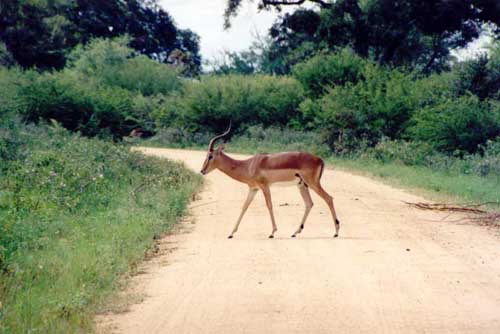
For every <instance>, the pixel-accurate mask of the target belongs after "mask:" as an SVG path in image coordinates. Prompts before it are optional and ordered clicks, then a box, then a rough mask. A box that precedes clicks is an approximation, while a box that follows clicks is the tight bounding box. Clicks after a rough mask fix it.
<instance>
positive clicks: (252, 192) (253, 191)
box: [228, 188, 259, 239]
mask: <svg viewBox="0 0 500 334" xmlns="http://www.w3.org/2000/svg"><path fill="white" fill-rule="evenodd" d="M258 190H259V189H257V188H250V189H249V190H248V196H247V199H246V201H245V203H244V204H243V208H242V209H241V213H240V216H239V218H238V221H237V222H236V225H234V228H233V231H232V232H231V234H230V235H229V237H228V238H229V239H231V238H232V237H233V234H235V233H236V231H238V227H239V226H240V222H241V219H243V216H244V215H245V212H246V211H247V209H248V206H249V205H250V203H252V200H253V199H254V197H255V194H256V193H257V191H258Z"/></svg>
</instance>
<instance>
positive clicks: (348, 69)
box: [293, 49, 367, 98]
mask: <svg viewBox="0 0 500 334" xmlns="http://www.w3.org/2000/svg"><path fill="white" fill-rule="evenodd" d="M366 64H367V62H366V61H364V60H363V59H362V58H360V57H358V56H356V55H355V54H353V52H352V51H350V50H348V49H344V50H341V51H340V52H338V53H334V54H320V55H317V56H315V57H313V58H311V59H309V60H308V61H306V62H304V63H300V64H297V65H296V66H295V67H294V68H293V75H294V77H295V78H296V79H297V80H299V81H300V83H301V84H302V85H303V86H304V88H305V90H306V92H307V95H308V96H310V97H313V98H317V97H320V96H322V95H324V94H325V93H326V92H327V90H328V88H329V87H331V86H338V85H340V86H343V85H345V84H347V83H351V84H355V83H357V82H358V81H359V80H361V79H363V70H364V67H365V66H366Z"/></svg>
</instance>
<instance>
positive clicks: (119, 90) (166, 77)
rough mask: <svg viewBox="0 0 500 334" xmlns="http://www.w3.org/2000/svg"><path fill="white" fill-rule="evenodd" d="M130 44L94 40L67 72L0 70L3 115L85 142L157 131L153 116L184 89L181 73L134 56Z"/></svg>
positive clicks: (75, 57)
mask: <svg viewBox="0 0 500 334" xmlns="http://www.w3.org/2000/svg"><path fill="white" fill-rule="evenodd" d="M126 43H127V39H125V38H120V39H114V40H101V39H96V40H93V41H92V42H91V43H89V44H88V45H87V46H85V47H78V48H77V49H76V50H75V51H74V52H73V53H72V54H71V65H70V67H69V68H68V69H66V70H64V71H60V72H54V73H48V72H46V73H41V74H40V73H38V72H35V71H27V72H20V71H18V70H16V69H10V70H8V69H6V68H3V67H0V84H2V86H3V88H4V89H3V90H2V91H1V92H0V102H1V104H0V115H2V114H4V113H6V112H7V111H9V113H11V114H20V115H21V116H22V117H23V118H24V119H25V120H27V121H29V122H38V121H39V120H46V121H49V120H51V119H54V120H56V121H58V122H60V123H61V124H62V125H63V126H64V127H66V128H67V129H70V130H72V131H80V132H81V133H82V134H83V135H86V136H101V137H106V136H111V137H113V138H115V139H119V138H122V137H123V136H126V135H128V134H129V133H130V131H131V130H132V129H134V128H137V127H140V128H143V129H146V130H149V131H152V130H153V127H154V122H153V118H152V115H153V114H154V112H155V111H156V109H159V108H161V106H162V104H163V101H164V99H165V97H164V96H165V95H166V94H170V93H172V92H173V91H176V90H179V89H180V88H181V87H182V85H181V82H180V79H179V78H178V76H177V72H176V71H175V70H174V69H173V68H172V67H170V66H169V65H165V64H160V63H158V62H155V61H153V60H151V59H149V58H147V57H145V56H138V57H136V56H135V53H134V51H133V50H132V49H130V48H128V47H127V45H126Z"/></svg>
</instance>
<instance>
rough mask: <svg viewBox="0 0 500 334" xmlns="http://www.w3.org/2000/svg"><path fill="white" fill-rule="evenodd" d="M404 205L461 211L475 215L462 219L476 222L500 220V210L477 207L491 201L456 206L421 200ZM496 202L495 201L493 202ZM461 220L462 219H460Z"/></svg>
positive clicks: (489, 222) (434, 209)
mask: <svg viewBox="0 0 500 334" xmlns="http://www.w3.org/2000/svg"><path fill="white" fill-rule="evenodd" d="M403 202H404V203H405V204H406V205H408V206H411V207H414V208H417V209H421V210H433V211H448V212H461V213H469V214H473V215H476V216H469V217H467V218H463V220H468V221H471V222H476V223H488V224H493V223H496V222H500V212H488V211H486V210H483V209H479V208H478V207H481V206H484V205H487V204H493V203H480V204H470V205H468V206H458V205H452V204H446V203H423V202H417V203H413V202H405V201H403ZM495 204H496V203H495ZM461 220H462V219H461Z"/></svg>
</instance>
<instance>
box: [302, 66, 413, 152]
mask: <svg viewBox="0 0 500 334" xmlns="http://www.w3.org/2000/svg"><path fill="white" fill-rule="evenodd" d="M363 76H364V77H365V78H366V79H365V80H363V81H360V82H358V83H357V84H354V85H352V84H347V85H345V86H335V87H334V88H332V89H330V91H329V92H328V94H326V95H325V96H323V97H322V98H321V99H319V100H317V101H315V102H313V101H307V100H306V102H304V103H303V104H302V105H301V111H302V113H303V114H304V116H305V118H308V119H311V118H312V119H313V124H315V126H316V127H318V128H319V129H320V130H321V132H322V133H323V135H324V138H325V141H326V142H327V143H328V144H329V145H330V146H331V147H332V148H333V149H334V150H335V151H336V152H339V153H340V152H344V153H345V152H349V151H352V150H354V149H356V148H359V147H363V146H364V145H369V146H371V145H374V144H376V143H377V142H378V141H379V140H380V138H382V137H388V138H390V139H395V138H399V137H400V136H401V134H402V133H403V132H404V131H405V129H406V127H407V126H408V120H409V119H410V117H411V115H412V112H413V110H414V109H415V105H416V103H415V100H414V99H413V97H412V90H413V87H414V84H413V81H412V78H411V76H410V75H407V74H405V73H402V72H399V71H397V70H386V69H383V68H380V67H376V66H367V67H365V69H364V71H363Z"/></svg>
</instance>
